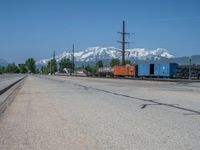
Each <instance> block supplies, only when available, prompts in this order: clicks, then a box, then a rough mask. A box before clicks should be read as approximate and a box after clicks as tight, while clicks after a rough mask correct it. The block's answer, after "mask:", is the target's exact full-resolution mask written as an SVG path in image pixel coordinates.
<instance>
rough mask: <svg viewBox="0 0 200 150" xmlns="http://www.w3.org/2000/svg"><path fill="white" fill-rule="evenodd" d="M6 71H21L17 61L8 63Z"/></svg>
mask: <svg viewBox="0 0 200 150" xmlns="http://www.w3.org/2000/svg"><path fill="white" fill-rule="evenodd" d="M5 72H7V73H19V69H18V67H17V66H16V65H15V63H12V64H8V65H7V66H6V69H5Z"/></svg>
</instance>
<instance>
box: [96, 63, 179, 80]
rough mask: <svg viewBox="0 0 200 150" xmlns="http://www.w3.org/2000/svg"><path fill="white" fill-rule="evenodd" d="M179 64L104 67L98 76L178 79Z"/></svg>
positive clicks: (99, 70)
mask: <svg viewBox="0 0 200 150" xmlns="http://www.w3.org/2000/svg"><path fill="white" fill-rule="evenodd" d="M177 67H178V64H176V63H160V64H153V63H152V64H150V63H149V64H138V65H129V66H114V67H113V68H112V67H102V68H99V69H98V76H104V77H105V76H110V77H113V76H115V77H163V78H171V77H176V72H177Z"/></svg>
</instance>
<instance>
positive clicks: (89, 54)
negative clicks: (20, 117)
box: [36, 47, 175, 66]
mask: <svg viewBox="0 0 200 150" xmlns="http://www.w3.org/2000/svg"><path fill="white" fill-rule="evenodd" d="M121 57H122V53H121V50H120V49H117V48H115V47H104V48H102V47H90V48H87V49H86V50H84V51H78V52H75V53H74V60H75V63H76V65H77V66H80V65H86V64H91V65H92V64H95V62H96V61H98V60H102V61H103V62H104V64H107V63H109V62H110V60H111V59H112V58H119V59H120V60H121ZM62 58H69V59H71V58H72V53H71V52H67V51H64V52H63V53H61V54H59V55H56V56H55V59H56V62H60V60H61V59H62ZM125 58H126V59H128V60H130V61H131V62H133V63H137V62H140V63H141V62H147V61H161V60H169V59H173V58H175V56H174V55H173V54H171V53H170V52H169V51H168V50H167V49H164V48H157V49H154V50H149V49H145V48H134V49H127V50H126V52H125ZM50 59H52V58H47V59H42V60H40V61H37V62H36V64H37V65H39V66H41V65H46V64H47V63H48V61H49V60H50Z"/></svg>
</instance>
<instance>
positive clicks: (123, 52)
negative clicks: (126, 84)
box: [118, 21, 130, 66]
mask: <svg viewBox="0 0 200 150" xmlns="http://www.w3.org/2000/svg"><path fill="white" fill-rule="evenodd" d="M118 33H119V34H121V35H122V41H118V42H119V43H122V65H123V66H124V65H125V44H129V43H130V42H126V40H125V39H126V38H125V36H126V35H127V34H128V35H130V33H126V32H125V21H123V27H122V32H118Z"/></svg>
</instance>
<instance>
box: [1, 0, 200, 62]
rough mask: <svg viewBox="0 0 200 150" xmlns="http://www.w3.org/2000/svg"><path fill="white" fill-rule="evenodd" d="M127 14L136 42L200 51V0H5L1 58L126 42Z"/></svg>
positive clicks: (143, 45) (185, 51) (14, 59)
mask: <svg viewBox="0 0 200 150" xmlns="http://www.w3.org/2000/svg"><path fill="white" fill-rule="evenodd" d="M122 20H125V21H126V27H127V31H128V32H132V33H135V36H132V37H131V39H130V41H133V42H134V44H132V45H130V48H148V49H154V48H158V47H161V48H166V49H168V50H169V51H170V52H171V53H173V54H174V55H175V56H185V55H193V54H200V1H199V0H0V58H4V59H6V60H8V61H9V62H16V63H22V62H23V61H24V60H25V59H27V58H28V57H34V58H35V59H36V60H39V59H43V58H46V57H49V56H50V55H52V53H53V50H55V51H56V53H57V54H58V53H61V52H62V51H64V50H70V49H71V47H72V46H71V45H72V43H74V44H75V49H76V50H84V49H86V48H87V47H93V46H101V47H107V46H115V47H117V48H120V47H121V45H120V44H119V43H117V42H116V41H118V40H120V35H119V34H117V32H118V31H120V30H121V27H122Z"/></svg>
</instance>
